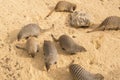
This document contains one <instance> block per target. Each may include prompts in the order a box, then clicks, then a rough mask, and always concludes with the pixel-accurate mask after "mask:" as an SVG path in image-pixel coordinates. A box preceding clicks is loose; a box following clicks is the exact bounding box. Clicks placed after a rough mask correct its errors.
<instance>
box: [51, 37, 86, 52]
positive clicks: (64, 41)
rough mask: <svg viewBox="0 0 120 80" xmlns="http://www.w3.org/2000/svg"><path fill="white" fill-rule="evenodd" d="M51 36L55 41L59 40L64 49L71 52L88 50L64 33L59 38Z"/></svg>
mask: <svg viewBox="0 0 120 80" xmlns="http://www.w3.org/2000/svg"><path fill="white" fill-rule="evenodd" d="M51 36H52V38H53V39H54V40H55V41H58V42H59V43H60V46H61V48H62V49H63V50H65V51H67V52H68V53H70V54H75V53H76V52H82V51H83V52H84V51H86V49H85V48H84V47H82V46H80V45H78V44H77V43H75V42H74V40H73V39H72V38H71V37H69V36H68V35H62V36H60V37H59V39H58V40H57V39H56V38H55V37H54V36H53V35H51Z"/></svg>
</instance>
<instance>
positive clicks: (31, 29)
mask: <svg viewBox="0 0 120 80" xmlns="http://www.w3.org/2000/svg"><path fill="white" fill-rule="evenodd" d="M53 27H54V26H52V27H51V28H49V29H41V28H40V27H39V25H37V24H32V23H31V24H28V25H25V26H24V27H23V28H22V29H21V30H20V32H19V33H18V36H17V38H18V41H19V40H20V39H22V38H26V39H27V38H28V37H30V36H34V37H38V36H39V35H40V33H43V32H46V31H49V30H51V29H52V28H53Z"/></svg>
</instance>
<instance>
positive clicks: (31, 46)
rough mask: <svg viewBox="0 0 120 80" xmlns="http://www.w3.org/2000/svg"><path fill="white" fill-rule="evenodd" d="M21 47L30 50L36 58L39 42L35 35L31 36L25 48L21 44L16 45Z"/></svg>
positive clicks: (29, 52)
mask: <svg viewBox="0 0 120 80" xmlns="http://www.w3.org/2000/svg"><path fill="white" fill-rule="evenodd" d="M16 47H17V48H19V49H24V50H26V51H27V52H28V54H29V55H30V56H31V57H33V58H34V56H35V54H36V53H37V52H38V51H39V44H38V42H37V41H36V40H35V37H29V38H28V39H27V42H26V45H25V48H22V47H20V46H16Z"/></svg>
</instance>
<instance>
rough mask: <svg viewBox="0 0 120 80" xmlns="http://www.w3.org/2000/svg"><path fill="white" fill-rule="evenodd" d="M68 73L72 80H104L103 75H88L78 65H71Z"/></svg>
mask: <svg viewBox="0 0 120 80" xmlns="http://www.w3.org/2000/svg"><path fill="white" fill-rule="evenodd" d="M69 71H70V73H71V75H72V77H73V79H74V80H104V76H103V75H101V74H99V73H97V74H93V73H90V72H88V71H86V70H85V69H84V68H83V67H81V66H80V65H78V64H71V65H70V66H69Z"/></svg>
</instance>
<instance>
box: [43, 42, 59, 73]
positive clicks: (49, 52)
mask: <svg viewBox="0 0 120 80" xmlns="http://www.w3.org/2000/svg"><path fill="white" fill-rule="evenodd" d="M43 51H44V55H45V66H46V69H47V71H48V70H49V69H50V66H51V65H53V64H56V63H57V59H58V52H57V49H56V47H55V45H54V44H53V42H51V41H47V40H45V41H44V45H43Z"/></svg>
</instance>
